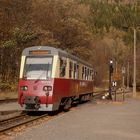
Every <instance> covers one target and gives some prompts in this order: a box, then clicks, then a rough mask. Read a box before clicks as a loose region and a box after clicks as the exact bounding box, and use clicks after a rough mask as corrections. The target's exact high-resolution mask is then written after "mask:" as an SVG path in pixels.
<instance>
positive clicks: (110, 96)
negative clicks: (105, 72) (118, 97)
mask: <svg viewBox="0 0 140 140" xmlns="http://www.w3.org/2000/svg"><path fill="white" fill-rule="evenodd" d="M112 73H113V61H112V60H110V61H109V99H110V100H112V89H111V87H112V86H111V85H112Z"/></svg>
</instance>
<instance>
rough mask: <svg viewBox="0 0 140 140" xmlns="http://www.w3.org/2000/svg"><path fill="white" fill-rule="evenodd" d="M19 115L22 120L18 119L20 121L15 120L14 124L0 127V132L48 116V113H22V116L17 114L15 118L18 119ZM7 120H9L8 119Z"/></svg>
mask: <svg viewBox="0 0 140 140" xmlns="http://www.w3.org/2000/svg"><path fill="white" fill-rule="evenodd" d="M19 117H21V118H20V119H22V120H20V122H16V123H15V124H11V125H8V126H6V127H5V128H1V129H0V134H2V133H4V132H6V131H8V130H12V129H13V128H16V127H19V126H22V125H25V124H28V123H31V122H33V121H35V120H39V119H41V118H44V117H48V114H44V115H41V116H28V115H25V114H24V115H23V114H22V116H18V117H17V119H19ZM25 117H27V118H25ZM13 119H14V118H13ZM11 120H12V119H11ZM7 121H9V119H8V120H7ZM15 121H16V117H15V119H14V122H15ZM4 123H6V120H5V122H4ZM12 123H13V122H12ZM9 124H10V122H9Z"/></svg>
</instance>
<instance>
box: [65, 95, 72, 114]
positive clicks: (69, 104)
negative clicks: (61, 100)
mask: <svg viewBox="0 0 140 140" xmlns="http://www.w3.org/2000/svg"><path fill="white" fill-rule="evenodd" d="M71 103H72V100H71V98H69V99H67V100H66V102H65V105H64V111H65V112H67V111H69V110H70V108H71Z"/></svg>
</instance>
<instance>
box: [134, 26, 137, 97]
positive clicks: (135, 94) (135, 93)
mask: <svg viewBox="0 0 140 140" xmlns="http://www.w3.org/2000/svg"><path fill="white" fill-rule="evenodd" d="M136 96H137V92H136V28H134V71H133V97H136Z"/></svg>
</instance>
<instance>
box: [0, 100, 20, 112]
mask: <svg viewBox="0 0 140 140" xmlns="http://www.w3.org/2000/svg"><path fill="white" fill-rule="evenodd" d="M13 110H21V107H20V105H19V104H18V103H17V102H9V103H2V104H0V112H2V111H13Z"/></svg>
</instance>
